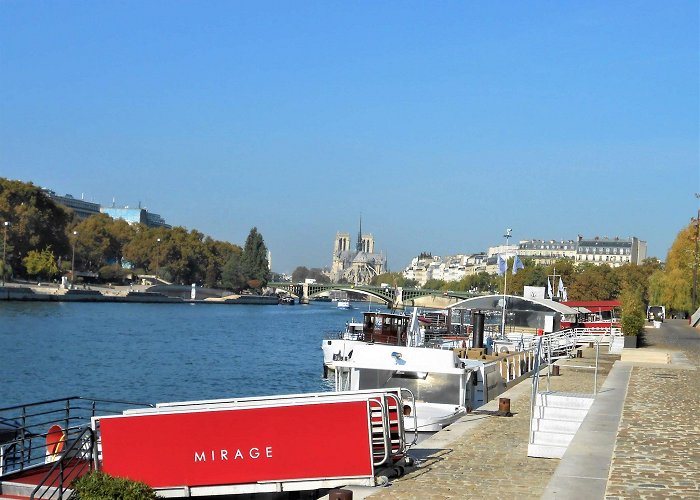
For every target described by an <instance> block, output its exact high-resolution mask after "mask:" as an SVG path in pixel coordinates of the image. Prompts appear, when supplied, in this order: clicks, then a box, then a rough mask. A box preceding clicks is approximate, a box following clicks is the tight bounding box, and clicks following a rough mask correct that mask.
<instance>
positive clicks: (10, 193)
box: [0, 177, 72, 274]
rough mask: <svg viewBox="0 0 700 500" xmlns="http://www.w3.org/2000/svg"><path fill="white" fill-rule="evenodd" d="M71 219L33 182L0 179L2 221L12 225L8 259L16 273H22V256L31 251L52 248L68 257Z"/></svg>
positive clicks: (9, 231) (9, 264) (8, 237)
mask: <svg viewBox="0 0 700 500" xmlns="http://www.w3.org/2000/svg"><path fill="white" fill-rule="evenodd" d="M71 217H72V215H71V213H70V212H69V211H68V210H66V209H64V208H62V207H59V206H57V205H56V204H55V203H54V202H53V201H52V200H51V199H50V198H49V197H48V196H46V195H45V194H44V193H43V192H42V190H41V189H40V188H38V187H37V186H34V185H33V184H32V183H25V182H20V181H11V180H8V179H5V178H2V177H0V221H1V222H5V221H7V222H10V225H9V226H8V228H7V249H6V252H5V258H6V262H7V264H8V267H10V268H12V269H13V270H14V271H15V274H22V272H23V270H24V269H25V267H24V264H23V261H24V259H23V258H22V256H25V257H26V256H27V255H28V254H29V252H30V251H31V250H37V249H40V248H52V249H53V250H54V252H56V255H63V256H66V255H67V254H68V252H69V251H70V245H69V244H68V238H67V237H66V232H65V229H66V227H67V225H68V223H69V221H70V219H71Z"/></svg>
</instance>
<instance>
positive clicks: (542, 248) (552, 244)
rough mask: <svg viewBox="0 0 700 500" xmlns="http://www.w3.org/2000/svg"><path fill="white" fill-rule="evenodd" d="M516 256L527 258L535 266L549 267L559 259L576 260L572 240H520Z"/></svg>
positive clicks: (574, 244) (574, 245) (574, 243)
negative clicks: (533, 262) (535, 264)
mask: <svg viewBox="0 0 700 500" xmlns="http://www.w3.org/2000/svg"><path fill="white" fill-rule="evenodd" d="M518 255H519V256H520V257H528V258H530V259H532V260H534V261H535V263H537V264H542V265H550V264H553V263H554V262H556V261H557V260H559V259H570V260H575V259H576V242H575V241H574V240H561V241H556V240H520V243H519V244H518Z"/></svg>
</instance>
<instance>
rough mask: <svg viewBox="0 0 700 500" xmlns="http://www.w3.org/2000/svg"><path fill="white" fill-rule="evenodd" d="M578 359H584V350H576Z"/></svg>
mask: <svg viewBox="0 0 700 500" xmlns="http://www.w3.org/2000/svg"><path fill="white" fill-rule="evenodd" d="M576 357H577V358H582V357H583V349H577V350H576Z"/></svg>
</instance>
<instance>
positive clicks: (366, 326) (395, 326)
mask: <svg viewBox="0 0 700 500" xmlns="http://www.w3.org/2000/svg"><path fill="white" fill-rule="evenodd" d="M410 321H411V318H410V317H409V316H406V315H405V314H394V313H384V312H377V311H374V312H366V313H364V316H363V321H362V324H363V326H362V334H363V337H364V339H363V340H364V341H365V342H376V343H378V344H389V345H405V344H406V334H407V332H408V325H409V323H410Z"/></svg>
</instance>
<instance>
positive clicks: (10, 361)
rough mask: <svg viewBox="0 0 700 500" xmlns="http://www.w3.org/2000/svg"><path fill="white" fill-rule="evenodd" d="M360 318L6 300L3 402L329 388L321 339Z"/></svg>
mask: <svg viewBox="0 0 700 500" xmlns="http://www.w3.org/2000/svg"><path fill="white" fill-rule="evenodd" d="M360 307H366V305H365V306H360ZM361 316H362V313H361V310H360V309H354V310H350V311H343V310H338V309H337V308H336V307H335V304H333V303H313V304H311V305H309V306H301V305H295V306H244V305H204V304H199V305H189V304H91V303H66V302H64V303H50V302H44V303H23V302H3V303H0V366H2V371H1V372H0V373H2V374H1V375H0V407H5V406H10V405H14V404H20V403H29V402H34V401H39V400H46V399H53V398H59V397H66V396H78V395H79V396H87V397H94V398H101V399H126V400H130V401H142V402H159V401H178V400H192V399H210V398H223V397H243V396H261V395H270V394H291V393H297V392H317V391H326V390H331V388H332V387H331V385H330V383H329V381H326V380H324V379H323V378H322V374H323V356H322V354H321V341H322V339H323V338H324V337H325V336H327V335H328V334H329V332H332V331H339V330H341V329H342V328H343V327H344V325H345V322H346V321H349V320H350V319H351V318H352V317H355V318H357V319H359V318H360V317H361Z"/></svg>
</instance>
